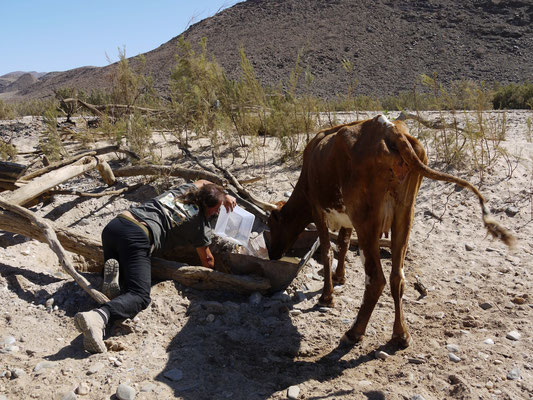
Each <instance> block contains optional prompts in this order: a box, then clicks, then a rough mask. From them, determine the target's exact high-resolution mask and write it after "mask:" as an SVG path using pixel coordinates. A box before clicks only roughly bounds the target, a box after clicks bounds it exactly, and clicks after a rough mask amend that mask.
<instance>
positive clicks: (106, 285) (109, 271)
mask: <svg viewBox="0 0 533 400" xmlns="http://www.w3.org/2000/svg"><path fill="white" fill-rule="evenodd" d="M119 268H120V265H119V263H118V261H117V260H115V259H114V258H110V259H109V260H107V261H106V262H105V264H104V282H103V283H102V293H103V294H105V295H106V296H107V297H108V298H109V299H114V298H115V297H117V296H119V295H120V285H119V283H118V272H119Z"/></svg>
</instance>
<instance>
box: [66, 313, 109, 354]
mask: <svg viewBox="0 0 533 400" xmlns="http://www.w3.org/2000/svg"><path fill="white" fill-rule="evenodd" d="M74 325H75V326H76V328H77V329H78V331H80V332H81V333H82V334H83V348H84V349H85V350H87V351H88V352H89V353H105V352H106V351H107V348H106V346H105V343H104V341H103V340H102V339H98V338H96V337H94V335H93V334H92V333H91V329H90V327H89V322H88V321H87V319H86V318H85V316H84V315H83V314H82V313H78V314H76V315H75V316H74Z"/></svg>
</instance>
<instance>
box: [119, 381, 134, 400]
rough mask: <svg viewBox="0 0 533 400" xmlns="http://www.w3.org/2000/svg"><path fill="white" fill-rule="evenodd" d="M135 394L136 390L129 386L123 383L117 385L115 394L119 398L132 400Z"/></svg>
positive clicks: (120, 399)
mask: <svg viewBox="0 0 533 400" xmlns="http://www.w3.org/2000/svg"><path fill="white" fill-rule="evenodd" d="M136 394H137V392H136V391H135V389H134V388H132V387H131V386H128V385H126V384H124V383H121V384H120V385H118V388H117V393H116V395H117V398H118V399H119V400H133V399H135V395H136Z"/></svg>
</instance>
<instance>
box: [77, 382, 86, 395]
mask: <svg viewBox="0 0 533 400" xmlns="http://www.w3.org/2000/svg"><path fill="white" fill-rule="evenodd" d="M76 393H77V394H79V395H80V396H86V395H88V394H89V385H87V384H86V383H84V382H82V383H80V384H79V385H78V387H77V388H76Z"/></svg>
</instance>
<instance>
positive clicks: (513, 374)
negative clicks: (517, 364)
mask: <svg viewBox="0 0 533 400" xmlns="http://www.w3.org/2000/svg"><path fill="white" fill-rule="evenodd" d="M519 378H520V368H513V369H512V370H510V371H509V373H508V374H507V379H509V380H511V381H514V380H517V379H519Z"/></svg>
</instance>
